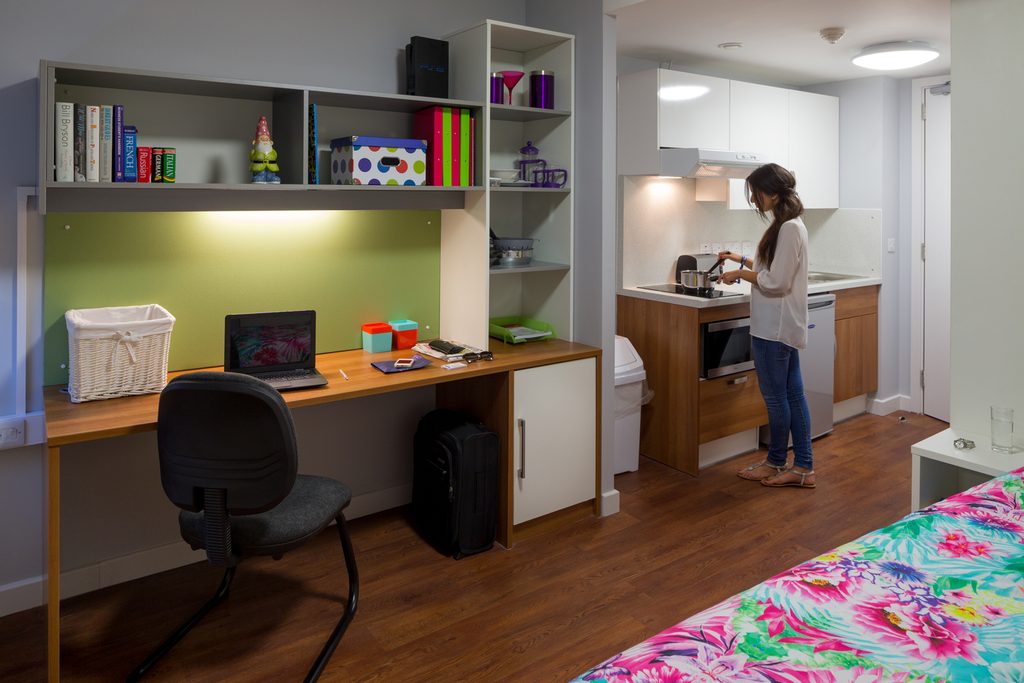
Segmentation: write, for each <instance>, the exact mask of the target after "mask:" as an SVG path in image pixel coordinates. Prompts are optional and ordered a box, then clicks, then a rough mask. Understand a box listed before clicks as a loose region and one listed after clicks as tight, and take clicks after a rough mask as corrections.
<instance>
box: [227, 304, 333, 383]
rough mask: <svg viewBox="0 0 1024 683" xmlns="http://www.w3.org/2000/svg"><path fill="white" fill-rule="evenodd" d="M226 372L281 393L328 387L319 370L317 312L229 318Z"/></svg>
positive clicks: (277, 313)
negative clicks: (259, 380)
mask: <svg viewBox="0 0 1024 683" xmlns="http://www.w3.org/2000/svg"><path fill="white" fill-rule="evenodd" d="M224 369H225V370H226V371H228V372H241V373H243V374H246V375H252V376H253V377H256V378H258V379H261V380H263V381H265V382H267V383H268V384H270V385H271V386H272V387H274V388H275V389H277V390H278V391H285V390H287V389H305V388H308V387H318V386H322V385H324V384H327V378H326V377H324V376H323V375H321V374H320V373H319V372H318V371H317V369H316V311H281V312H275V313H244V314H237V315H228V316H225V317H224Z"/></svg>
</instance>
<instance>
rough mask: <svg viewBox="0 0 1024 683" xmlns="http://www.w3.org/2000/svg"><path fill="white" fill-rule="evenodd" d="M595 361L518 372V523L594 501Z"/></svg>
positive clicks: (515, 476) (515, 510)
mask: <svg viewBox="0 0 1024 683" xmlns="http://www.w3.org/2000/svg"><path fill="white" fill-rule="evenodd" d="M596 362H597V361H596V360H595V359H594V358H585V359H583V360H576V361H570V362H568V363H556V364H554V365H545V366H542V367H538V368H529V369H527V370H517V371H516V373H515V400H514V402H513V404H514V411H515V413H514V416H515V425H514V427H515V436H514V438H513V451H512V453H513V458H512V481H513V482H514V483H513V488H514V492H513V513H512V522H513V524H519V523H521V522H526V521H528V520H531V519H535V518H537V517H541V516H543V515H546V514H548V513H549V512H555V511H556V510H561V509H563V508H566V507H569V506H571V505H575V504H576V503H581V502H583V501H585V500H590V499H592V498H593V497H594V495H595V493H594V492H595V490H596V488H595V472H596V466H597V460H596V452H595V451H596V448H597V441H596V427H595V415H596V403H595V402H596V400H597V398H596V394H595V391H596V381H597V379H596V374H595V373H596Z"/></svg>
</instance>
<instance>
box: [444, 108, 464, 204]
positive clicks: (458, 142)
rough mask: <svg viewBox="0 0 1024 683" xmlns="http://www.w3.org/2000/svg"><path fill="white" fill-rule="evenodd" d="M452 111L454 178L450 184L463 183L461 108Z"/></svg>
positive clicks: (450, 110)
mask: <svg viewBox="0 0 1024 683" xmlns="http://www.w3.org/2000/svg"><path fill="white" fill-rule="evenodd" d="M448 111H449V112H451V114H450V116H451V121H452V122H451V127H452V142H451V148H452V160H451V165H452V178H451V182H450V183H446V184H449V185H453V186H455V185H461V184H462V176H461V169H462V124H461V123H460V121H459V112H460V111H462V110H461V109H454V108H451V109H448Z"/></svg>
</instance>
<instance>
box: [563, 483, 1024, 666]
mask: <svg viewBox="0 0 1024 683" xmlns="http://www.w3.org/2000/svg"><path fill="white" fill-rule="evenodd" d="M1022 503H1024V468H1021V469H1019V470H1017V471H1015V472H1011V473H1009V474H1006V475H1003V476H1001V477H998V478H996V479H993V480H991V481H989V482H985V483H983V484H980V485H978V486H975V487H974V488H971V489H969V490H967V491H965V492H963V493H959V494H956V495H954V496H951V497H949V498H947V499H945V500H943V501H940V502H938V503H936V504H934V505H932V506H930V507H927V508H924V509H922V510H919V511H918V512H914V513H911V514H910V515H907V516H906V517H904V518H903V519H901V520H900V521H898V522H896V523H894V524H891V525H889V526H887V527H885V528H883V529H879V530H877V531H873V532H871V533H869V534H866V535H865V536H862V537H861V538H859V539H857V540H855V541H853V542H851V543H847V544H845V545H843V546H840V547H839V548H836V549H835V550H833V551H832V552H829V553H826V554H824V555H821V556H819V557H816V558H814V559H812V560H809V561H808V562H804V563H803V564H800V565H798V566H796V567H793V568H792V569H789V570H787V571H785V572H782V573H781V574H778V575H777V576H773V577H772V578H770V579H768V580H767V581H764V582H763V583H761V584H758V585H756V586H754V587H753V588H750V589H748V590H746V591H744V592H742V593H739V594H737V595H734V596H733V597H731V598H729V599H727V600H725V601H723V602H721V603H719V604H717V605H715V606H713V607H711V608H709V609H707V610H705V611H703V612H701V613H700V614H697V615H695V616H693V617H690V618H689V619H686V620H685V621H682V622H680V623H678V624H676V625H675V626H672V627H670V628H668V629H665V630H664V631H662V632H661V633H659V634H657V635H655V636H652V637H651V638H648V639H647V640H645V641H643V642H642V643H639V644H637V645H635V646H633V647H631V648H629V649H628V650H626V651H624V652H621V653H619V654H617V655H615V656H614V657H612V658H610V659H608V660H607V661H605V662H602V663H601V664H599V665H597V666H595V667H594V668H593V669H591V670H590V671H587V672H586V673H584V674H582V675H580V676H579V677H577V678H576V679H574V680H575V681H597V682H601V681H606V682H607V683H625V682H626V681H632V682H635V683H638V682H641V681H642V682H643V683H684V682H688V681H744V682H758V683H762V682H773V683H775V682H778V683H793V682H799V683H831V682H833V681H836V682H838V681H843V682H847V681H849V682H851V683H869V682H873V681H899V682H903V683H910V682H915V683H916V682H921V683H938V682H939V681H995V682H997V683H1009V682H1010V681H1015V682H1024V509H1022Z"/></svg>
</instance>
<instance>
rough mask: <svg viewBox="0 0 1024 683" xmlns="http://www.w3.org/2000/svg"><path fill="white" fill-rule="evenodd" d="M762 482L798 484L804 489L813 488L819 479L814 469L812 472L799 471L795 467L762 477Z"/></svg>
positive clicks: (778, 484)
mask: <svg viewBox="0 0 1024 683" xmlns="http://www.w3.org/2000/svg"><path fill="white" fill-rule="evenodd" d="M761 483H762V484H763V485H765V486H796V487H798V488H802V489H813V488H815V487H816V486H817V479H816V478H815V476H814V470H811V471H810V472H797V471H796V470H794V469H793V468H789V469H788V470H785V471H783V472H779V473H778V474H776V475H774V476H771V477H768V478H766V479H762V480H761Z"/></svg>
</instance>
